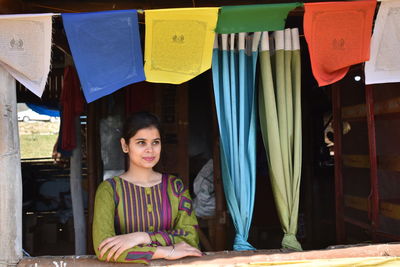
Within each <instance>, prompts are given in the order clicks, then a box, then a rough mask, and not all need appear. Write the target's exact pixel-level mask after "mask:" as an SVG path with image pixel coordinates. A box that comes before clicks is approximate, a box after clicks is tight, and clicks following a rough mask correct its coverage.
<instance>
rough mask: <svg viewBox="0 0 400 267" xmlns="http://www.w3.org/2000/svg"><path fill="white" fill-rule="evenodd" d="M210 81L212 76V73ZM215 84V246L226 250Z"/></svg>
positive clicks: (213, 104) (224, 207) (225, 222)
mask: <svg viewBox="0 0 400 267" xmlns="http://www.w3.org/2000/svg"><path fill="white" fill-rule="evenodd" d="M210 81H212V77H211V75H210ZM212 88H213V85H212V82H210V97H211V103H212V107H213V115H212V116H213V167H214V191H215V217H216V222H215V224H214V227H215V229H214V233H215V236H214V238H213V247H214V248H215V250H216V251H221V250H225V248H226V227H227V218H226V217H227V214H226V202H225V194H224V188H223V182H222V176H221V160H220V159H221V150H220V141H219V127H218V119H217V110H216V108H215V98H214V93H213V89H212Z"/></svg>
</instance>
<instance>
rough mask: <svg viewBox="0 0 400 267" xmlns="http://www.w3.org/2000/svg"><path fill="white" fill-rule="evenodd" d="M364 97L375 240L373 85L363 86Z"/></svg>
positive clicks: (377, 209) (370, 196)
mask: <svg viewBox="0 0 400 267" xmlns="http://www.w3.org/2000/svg"><path fill="white" fill-rule="evenodd" d="M365 98H366V101H365V102H366V108H367V125H368V141H369V142H368V146H369V164H370V180H371V193H370V195H369V199H368V201H371V204H372V210H371V211H370V210H369V211H368V212H369V213H370V214H368V215H369V216H370V217H371V218H370V219H371V226H372V227H371V230H372V233H371V235H372V240H373V241H376V240H377V237H376V232H377V231H378V229H379V186H378V160H377V156H376V136H375V113H374V97H373V86H372V85H366V86H365Z"/></svg>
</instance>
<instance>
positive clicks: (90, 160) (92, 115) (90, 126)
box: [86, 101, 100, 254]
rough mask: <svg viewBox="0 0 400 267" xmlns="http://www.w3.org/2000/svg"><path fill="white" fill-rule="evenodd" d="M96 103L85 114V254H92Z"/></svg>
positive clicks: (95, 162) (97, 174) (90, 105)
mask: <svg viewBox="0 0 400 267" xmlns="http://www.w3.org/2000/svg"><path fill="white" fill-rule="evenodd" d="M97 103H98V101H95V102H92V103H90V104H88V112H87V132H86V135H87V138H86V144H87V159H86V160H87V176H88V218H87V220H88V222H87V253H89V254H94V250H93V239H92V224H93V213H94V198H95V195H96V189H97V181H98V178H99V168H98V164H99V161H98V160H99V158H98V151H99V149H100V147H99V139H100V138H99V128H98V121H99V119H98V116H97V115H99V114H98V113H99V111H98V110H96V109H97V108H98V104H97Z"/></svg>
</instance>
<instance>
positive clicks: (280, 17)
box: [216, 3, 303, 33]
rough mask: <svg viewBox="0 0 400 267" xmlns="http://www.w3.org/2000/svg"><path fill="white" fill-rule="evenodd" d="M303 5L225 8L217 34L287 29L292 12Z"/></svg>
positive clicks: (223, 8)
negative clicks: (289, 15) (287, 19)
mask: <svg viewBox="0 0 400 267" xmlns="http://www.w3.org/2000/svg"><path fill="white" fill-rule="evenodd" d="M302 5H303V4H302V3H285V4H268V5H243V6H223V7H221V11H220V15H219V17H218V24H217V29H216V32H217V33H238V32H259V31H277V30H283V29H284V28H285V22H286V18H287V15H288V13H289V11H290V10H292V9H294V8H296V7H299V6H302Z"/></svg>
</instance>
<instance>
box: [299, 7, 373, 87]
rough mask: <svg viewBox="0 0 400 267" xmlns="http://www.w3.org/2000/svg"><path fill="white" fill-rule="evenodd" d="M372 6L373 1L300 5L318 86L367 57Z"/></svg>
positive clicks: (332, 79)
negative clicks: (303, 9)
mask: <svg viewBox="0 0 400 267" xmlns="http://www.w3.org/2000/svg"><path fill="white" fill-rule="evenodd" d="M375 6H376V1H375V0H372V1H371V0H369V1H350V2H321V3H306V4H304V8H305V14H304V35H305V37H306V40H307V44H308V48H309V51H310V57H311V67H312V71H313V74H314V77H315V79H316V80H317V81H318V84H319V86H324V85H328V84H332V83H334V82H336V81H338V80H340V79H342V78H343V77H344V76H345V75H346V73H347V71H348V70H349V67H350V66H351V65H354V64H358V63H362V62H365V61H367V60H368V59H369V54H370V42H371V32H372V20H373V17H374V12H375Z"/></svg>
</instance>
